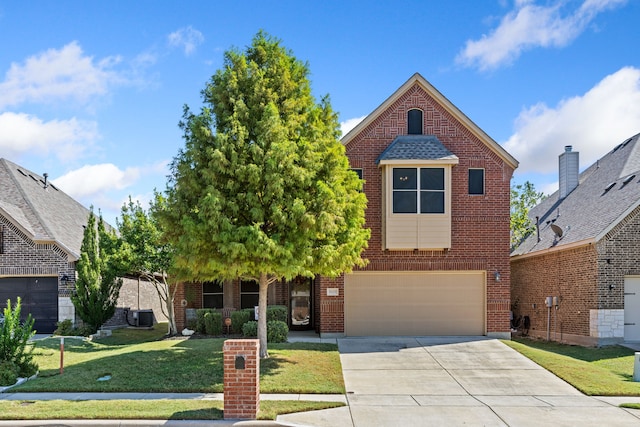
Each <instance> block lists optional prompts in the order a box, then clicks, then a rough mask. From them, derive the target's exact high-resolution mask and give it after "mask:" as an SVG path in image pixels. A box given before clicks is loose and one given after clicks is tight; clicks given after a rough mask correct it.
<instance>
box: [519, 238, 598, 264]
mask: <svg viewBox="0 0 640 427" xmlns="http://www.w3.org/2000/svg"><path fill="white" fill-rule="evenodd" d="M596 241H597V240H596V239H595V238H593V237H590V238H588V239H584V240H579V241H577V242H572V243H567V244H566V245H560V246H558V245H556V246H551V247H549V248H546V249H540V250H537V251H532V252H527V253H526V254H520V255H512V256H511V261H519V260H522V259H526V258H533V257H537V256H542V255H547V254H550V253H554V252H561V251H565V250H569V249H576V248H579V247H582V246H589V245H592V244H594V243H596Z"/></svg>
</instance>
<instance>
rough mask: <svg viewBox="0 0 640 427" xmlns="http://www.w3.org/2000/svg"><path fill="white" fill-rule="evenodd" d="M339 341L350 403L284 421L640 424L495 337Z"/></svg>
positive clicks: (636, 414)
mask: <svg viewBox="0 0 640 427" xmlns="http://www.w3.org/2000/svg"><path fill="white" fill-rule="evenodd" d="M338 346H339V350H340V359H341V361H342V369H343V375H344V381H345V385H346V389H347V399H348V402H349V406H348V407H343V408H336V409H328V410H323V411H315V412H307V413H298V414H290V415H284V416H280V417H278V419H277V421H278V422H279V423H280V424H282V425H292V426H293V425H296V426H301V425H305V426H327V427H328V426H332V427H335V426H345V427H350V426H355V427H369V426H394V427H395V426H427V425H428V426H440V425H441V426H458V425H466V426H524V427H526V426H541V425H553V426H576V425H580V426H602V425H611V426H640V411H633V410H624V409H620V408H618V407H616V406H615V405H614V404H612V403H609V402H608V401H606V400H604V399H598V398H592V397H588V396H584V395H583V394H581V393H580V392H579V391H577V390H576V389H574V388H573V387H571V386H570V385H569V384H567V383H565V382H564V381H562V380H560V379H559V378H558V377H556V376H555V375H553V374H551V373H549V372H548V371H546V370H545V369H543V368H541V367H540V366H538V365H536V364H535V363H533V362H532V361H530V360H529V359H527V358H526V357H524V356H522V355H520V354H519V353H518V352H516V351H514V350H512V349H511V348H509V347H507V346H506V345H504V344H502V343H501V342H500V341H498V340H494V339H488V338H486V337H471V338H470V337H398V338H343V339H339V340H338ZM637 400H638V399H627V401H637ZM611 402H614V400H613V399H612V400H611Z"/></svg>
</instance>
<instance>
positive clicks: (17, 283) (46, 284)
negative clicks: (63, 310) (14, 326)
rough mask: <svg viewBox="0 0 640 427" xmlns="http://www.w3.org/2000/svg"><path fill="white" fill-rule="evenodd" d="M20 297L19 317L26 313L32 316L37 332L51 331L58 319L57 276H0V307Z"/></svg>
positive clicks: (23, 317) (23, 316)
mask: <svg viewBox="0 0 640 427" xmlns="http://www.w3.org/2000/svg"><path fill="white" fill-rule="evenodd" d="M18 297H20V299H21V300H22V310H21V316H20V317H21V319H22V320H25V319H26V318H27V315H28V314H31V316H32V317H33V318H34V320H35V322H34V327H33V328H34V329H35V330H36V331H37V332H39V333H51V332H53V331H54V330H55V328H56V322H57V321H58V278H57V277H7V278H0V309H4V308H5V307H6V306H7V300H11V304H12V306H15V303H16V301H17V299H18Z"/></svg>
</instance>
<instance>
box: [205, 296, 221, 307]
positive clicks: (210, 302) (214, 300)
mask: <svg viewBox="0 0 640 427" xmlns="http://www.w3.org/2000/svg"><path fill="white" fill-rule="evenodd" d="M222 304H223V297H222V294H212V295H203V296H202V306H203V308H222Z"/></svg>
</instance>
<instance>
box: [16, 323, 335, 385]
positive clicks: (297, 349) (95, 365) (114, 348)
mask: <svg viewBox="0 0 640 427" xmlns="http://www.w3.org/2000/svg"><path fill="white" fill-rule="evenodd" d="M139 332H140V331H136V333H139ZM148 332H149V335H151V334H152V333H153V331H148ZM128 334H130V332H127V330H123V331H122V332H120V331H115V332H114V336H113V337H112V338H108V339H104V340H100V341H95V342H92V341H84V340H81V339H71V338H65V342H64V344H65V345H64V372H63V374H60V338H56V337H52V338H46V339H43V340H39V341H37V342H36V348H35V350H34V353H35V355H36V357H35V360H36V361H37V363H38V365H39V367H40V373H39V375H38V377H37V378H36V379H34V380H31V381H27V382H26V383H24V384H23V385H21V386H19V387H16V388H14V389H12V390H13V391H16V392H155V393H165V392H202V393H222V392H223V366H222V344H223V342H224V339H223V338H210V339H167V340H159V341H146V342H139V343H137V344H121V343H122V342H129V341H130V339H129V338H126V337H127V336H129V335H128ZM138 341H145V339H144V335H143V336H142V337H138ZM269 355H270V358H269V359H266V360H262V361H261V363H260V391H261V392H262V393H319V394H344V392H345V388H344V382H343V379H342V368H341V365H340V356H339V353H338V348H337V346H336V345H333V344H318V343H285V344H269ZM107 378H108V379H107Z"/></svg>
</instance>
